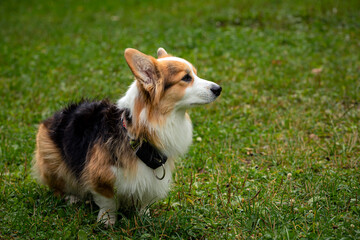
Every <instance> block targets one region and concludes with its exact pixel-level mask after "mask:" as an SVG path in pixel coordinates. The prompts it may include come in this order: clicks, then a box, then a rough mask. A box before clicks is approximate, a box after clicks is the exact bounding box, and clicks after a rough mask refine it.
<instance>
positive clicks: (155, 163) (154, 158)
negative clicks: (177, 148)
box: [121, 109, 167, 169]
mask: <svg viewBox="0 0 360 240" xmlns="http://www.w3.org/2000/svg"><path fill="white" fill-rule="evenodd" d="M129 122H130V123H131V117H130V111H129V110H128V109H126V110H124V112H123V115H122V117H121V124H122V126H123V128H124V129H125V130H126V131H127V123H129ZM129 143H130V145H131V148H132V149H133V150H134V151H135V153H136V156H137V157H138V158H140V160H141V161H143V162H144V163H145V164H146V165H147V166H148V167H149V168H152V169H157V168H158V167H161V166H163V165H164V164H165V163H166V161H167V156H166V155H164V154H163V153H161V152H160V151H159V150H158V149H157V148H156V147H155V146H153V145H152V144H151V143H150V142H148V141H147V140H146V139H143V140H142V141H140V140H139V139H131V138H130V137H129Z"/></svg>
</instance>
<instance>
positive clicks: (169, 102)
mask: <svg viewBox="0 0 360 240" xmlns="http://www.w3.org/2000/svg"><path fill="white" fill-rule="evenodd" d="M157 56H158V59H161V60H162V61H157V60H156V59H155V58H153V57H152V56H148V55H145V54H143V53H141V52H140V51H138V50H136V49H131V48H128V49H126V50H125V59H126V61H127V63H128V65H129V67H130V69H131V71H132V72H133V74H134V76H135V78H136V80H137V87H138V90H139V96H138V97H137V99H136V101H135V106H134V113H133V115H134V117H135V119H136V121H137V123H134V125H135V126H134V127H135V128H136V129H141V127H140V125H141V123H140V122H139V121H140V115H141V114H144V113H142V111H143V110H144V109H145V110H146V112H145V114H146V121H148V122H152V123H157V124H162V123H164V120H165V119H166V117H167V115H168V114H169V113H170V112H171V111H172V110H173V109H174V108H175V106H176V103H177V102H178V101H179V100H180V99H181V98H182V97H183V96H184V94H185V90H186V88H187V87H189V86H192V84H193V79H194V76H192V72H193V73H195V74H196V69H195V68H194V67H193V66H191V69H190V68H189V65H187V64H185V63H183V62H177V61H166V60H165V58H166V57H171V55H169V54H168V53H167V52H166V51H165V49H163V48H159V49H158V51H157ZM186 74H189V75H191V77H192V81H189V82H185V81H182V79H183V77H184V76H185V75H186Z"/></svg>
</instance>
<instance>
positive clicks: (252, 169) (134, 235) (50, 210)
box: [0, 0, 360, 239]
mask: <svg viewBox="0 0 360 240" xmlns="http://www.w3.org/2000/svg"><path fill="white" fill-rule="evenodd" d="M359 39H360V2H359V1H351V0H349V1H335V0H320V1H308V0H305V1H298V0H295V1H275V0H274V1H264V0H261V1H260V0H254V1H250V0H241V1H220V0H211V1H203V0H200V1H159V0H155V1H147V0H145V1H110V0H103V1H95V0H93V1H91V0H89V1H68V0H65V1H52V0H50V1H49V0H48V1H43V0H38V1H33V0H28V1H25V0H17V1H15V0H12V1H11V0H2V1H0V84H1V87H0V92H1V99H0V104H1V111H0V123H1V124H0V169H1V170H0V176H1V181H0V191H1V194H0V199H1V202H0V238H4V239H60V238H61V239H73V238H79V239H86V238H89V239H103V238H119V239H121V238H129V239H159V238H174V239H216V238H218V239H235V238H238V239H249V238H250V239H341V238H343V239H358V238H360V230H359V227H360V223H359V222H360V217H359V216H360V204H359V199H358V198H359V195H360V190H359V183H360V174H359V158H360V157H359V156H360V144H359V143H360V142H359V125H360V124H359V120H360V109H359V106H360V104H359V102H360V96H359V91H360V81H359V76H360V49H359V48H360V41H359ZM127 47H133V48H137V49H139V50H140V51H142V52H144V53H146V54H149V55H152V56H155V54H156V50H157V48H158V47H164V48H165V49H166V50H167V51H168V53H170V54H172V55H175V56H179V57H182V58H185V59H187V60H189V61H190V62H192V63H193V64H194V66H195V67H196V68H197V69H198V75H199V76H200V77H202V78H205V79H208V80H211V81H214V82H217V83H219V84H220V85H222V87H223V92H222V95H221V97H220V98H219V99H218V100H217V101H216V102H214V103H213V104H211V105H207V106H204V107H198V108H195V109H191V110H190V115H191V117H192V120H193V124H194V144H193V145H192V147H191V149H190V151H189V153H188V154H187V155H186V156H184V157H183V158H182V159H180V160H179V161H178V163H177V170H176V172H175V173H174V184H173V187H172V191H171V193H170V195H169V197H168V198H166V199H164V200H163V201H160V202H159V203H156V204H154V205H153V206H151V207H150V212H151V217H149V216H136V215H135V216H132V217H121V216H119V221H118V223H117V224H116V225H115V227H114V228H112V229H105V228H104V227H103V226H101V225H98V224H96V214H97V208H96V206H95V205H94V204H93V203H92V202H84V203H82V204H78V205H75V206H67V204H66V202H65V201H63V200H62V199H59V198H56V197H54V196H53V195H52V193H51V192H50V191H49V190H48V189H46V188H44V187H40V186H39V185H37V184H36V183H35V182H34V180H33V179H32V178H31V176H30V165H31V160H32V157H33V151H34V147H35V134H36V128H37V126H38V124H39V123H40V122H41V121H42V120H43V119H45V118H47V117H49V116H51V114H52V113H53V112H54V111H56V110H58V109H59V108H61V107H63V106H64V105H66V104H67V103H68V102H71V101H76V100H79V99H81V98H82V97H87V98H94V99H101V98H105V97H107V98H110V99H111V100H112V101H116V100H117V99H118V98H120V97H121V95H122V94H123V93H124V92H125V91H126V89H127V87H128V86H129V84H130V83H131V82H132V81H133V77H132V75H131V72H130V70H129V69H128V67H127V65H126V63H125V60H124V58H123V52H124V49H125V48H127Z"/></svg>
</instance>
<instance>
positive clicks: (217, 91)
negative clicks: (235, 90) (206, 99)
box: [210, 85, 222, 96]
mask: <svg viewBox="0 0 360 240" xmlns="http://www.w3.org/2000/svg"><path fill="white" fill-rule="evenodd" d="M210 90H211V91H212V92H213V93H214V94H215V96H219V95H220V93H221V90H222V88H221V87H220V86H219V85H213V86H212V87H211V88H210Z"/></svg>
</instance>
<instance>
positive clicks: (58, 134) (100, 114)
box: [44, 100, 127, 177]
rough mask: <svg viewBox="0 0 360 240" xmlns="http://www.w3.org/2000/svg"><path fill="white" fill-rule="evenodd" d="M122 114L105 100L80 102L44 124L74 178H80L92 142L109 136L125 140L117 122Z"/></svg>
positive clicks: (119, 122) (119, 123)
mask: <svg viewBox="0 0 360 240" xmlns="http://www.w3.org/2000/svg"><path fill="white" fill-rule="evenodd" d="M123 111H124V110H121V109H119V108H118V107H117V106H116V105H115V104H113V103H111V102H109V101H108V100H102V101H89V100H82V101H81V102H79V103H75V104H70V105H69V106H67V107H66V108H65V109H63V110H62V111H59V112H57V113H55V114H54V116H53V117H51V118H49V119H47V120H45V121H44V124H45V126H46V127H47V128H48V129H49V133H50V138H51V139H52V140H53V141H54V142H55V144H56V146H57V147H58V148H59V149H60V151H61V153H62V155H63V157H64V160H65V162H66V164H67V165H68V167H69V168H70V169H71V171H72V172H73V173H74V174H75V176H76V177H80V176H81V173H82V170H83V169H84V166H85V162H86V155H87V153H88V151H89V150H90V149H91V148H92V146H93V145H94V144H95V143H97V142H100V143H104V142H106V141H107V140H108V139H109V138H110V137H111V138H116V139H118V140H120V141H124V140H125V141H126V140H127V134H126V130H125V129H123V128H122V123H121V115H122V113H123ZM114 161H116V160H115V159H114Z"/></svg>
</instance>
